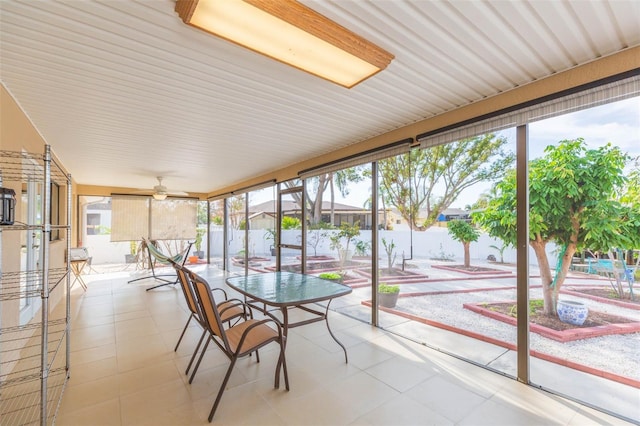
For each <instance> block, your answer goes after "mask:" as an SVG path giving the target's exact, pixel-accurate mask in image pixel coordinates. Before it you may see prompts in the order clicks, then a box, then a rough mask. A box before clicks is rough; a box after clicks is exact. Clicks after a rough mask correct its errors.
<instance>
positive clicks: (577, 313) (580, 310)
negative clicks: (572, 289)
mask: <svg viewBox="0 0 640 426" xmlns="http://www.w3.org/2000/svg"><path fill="white" fill-rule="evenodd" d="M556 308H557V311H558V318H560V321H562V322H566V323H568V324H573V325H582V324H584V321H585V320H586V319H587V315H589V308H587V307H586V306H585V305H584V304H583V303H580V302H574V301H572V300H558V306H557V307H556Z"/></svg>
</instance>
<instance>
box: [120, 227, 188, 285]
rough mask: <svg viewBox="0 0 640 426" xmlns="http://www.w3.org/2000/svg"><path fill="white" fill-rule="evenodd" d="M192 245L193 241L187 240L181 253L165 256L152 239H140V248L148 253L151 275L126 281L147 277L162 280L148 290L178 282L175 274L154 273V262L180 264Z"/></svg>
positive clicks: (167, 264) (183, 261)
mask: <svg viewBox="0 0 640 426" xmlns="http://www.w3.org/2000/svg"><path fill="white" fill-rule="evenodd" d="M192 245H193V242H189V243H188V244H187V248H186V250H184V251H183V252H182V253H179V254H176V255H175V256H167V255H165V254H164V253H162V251H161V250H160V249H159V248H158V247H157V246H156V245H155V244H154V242H153V241H152V240H147V239H146V238H143V239H142V248H143V250H144V249H146V250H147V254H148V255H149V266H150V267H151V275H147V276H145V277H140V278H136V279H133V280H130V281H128V283H132V282H135V281H140V280H146V279H149V278H153V279H155V280H158V281H163V283H162V284H158V285H155V286H153V287H149V288H148V289H147V291H149V290H153V289H154V288H158V287H162V286H165V285H174V284H177V283H178V276H177V275H175V274H157V273H156V269H155V266H156V262H158V263H160V264H162V265H165V266H171V262H174V263H178V264H180V265H184V263H185V261H186V260H187V255H188V254H189V251H190V250H191V246H192ZM164 277H170V278H171V279H167V278H164Z"/></svg>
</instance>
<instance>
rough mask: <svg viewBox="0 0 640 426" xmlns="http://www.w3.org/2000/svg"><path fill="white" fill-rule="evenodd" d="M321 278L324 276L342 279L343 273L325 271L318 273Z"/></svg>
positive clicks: (324, 277)
mask: <svg viewBox="0 0 640 426" xmlns="http://www.w3.org/2000/svg"><path fill="white" fill-rule="evenodd" d="M318 276H319V277H320V278H323V279H325V280H334V281H335V280H341V279H342V275H340V274H339V273H337V272H323V273H321V274H320V275H318Z"/></svg>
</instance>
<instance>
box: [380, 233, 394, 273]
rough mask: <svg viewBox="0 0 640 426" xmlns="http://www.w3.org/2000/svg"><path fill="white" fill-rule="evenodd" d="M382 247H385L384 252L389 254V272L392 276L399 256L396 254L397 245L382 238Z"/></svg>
mask: <svg viewBox="0 0 640 426" xmlns="http://www.w3.org/2000/svg"><path fill="white" fill-rule="evenodd" d="M382 245H383V246H384V250H385V251H386V252H387V265H388V267H387V270H388V271H389V273H390V274H391V272H392V271H393V264H394V262H395V261H396V255H397V253H395V248H396V243H394V242H393V239H392V240H391V241H390V242H387V240H386V239H385V238H384V237H382Z"/></svg>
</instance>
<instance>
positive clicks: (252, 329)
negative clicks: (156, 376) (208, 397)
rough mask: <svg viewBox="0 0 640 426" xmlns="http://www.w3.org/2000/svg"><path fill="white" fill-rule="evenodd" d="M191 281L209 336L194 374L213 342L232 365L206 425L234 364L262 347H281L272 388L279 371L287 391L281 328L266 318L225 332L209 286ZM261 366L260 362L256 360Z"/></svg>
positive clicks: (194, 277)
mask: <svg viewBox="0 0 640 426" xmlns="http://www.w3.org/2000/svg"><path fill="white" fill-rule="evenodd" d="M191 279H192V282H193V284H194V287H195V290H196V297H197V300H198V306H199V309H200V312H201V314H202V319H203V320H204V324H205V325H206V327H207V331H208V332H209V339H207V343H206V344H205V347H204V349H203V351H202V353H201V354H200V358H199V359H198V363H197V364H196V367H195V369H194V371H196V370H197V369H198V365H199V364H200V361H202V357H203V356H204V354H205V352H206V349H207V345H208V344H209V342H211V341H213V342H214V343H215V344H216V345H217V346H218V348H220V350H221V351H222V352H223V353H224V354H225V355H226V356H227V357H228V358H229V360H230V361H231V363H230V364H229V368H228V369H227V374H226V375H225V376H224V379H223V380H222V384H221V385H220V389H219V390H218V395H217V396H216V400H215V402H214V403H213V407H212V408H211V412H210V414H209V422H211V420H212V419H213V416H214V414H215V412H216V409H217V408H218V405H219V404H220V399H221V398H222V394H223V393H224V390H225V388H226V386H227V382H228V381H229V377H231V372H232V371H233V367H234V366H235V364H236V361H237V360H238V358H241V357H244V356H247V355H250V354H251V353H252V352H256V353H257V351H258V349H260V348H261V347H263V346H265V345H268V344H269V343H271V342H276V343H278V344H279V345H280V356H279V357H278V363H277V365H276V373H275V383H274V387H275V388H276V389H278V388H279V387H280V367H282V369H283V371H284V381H285V387H286V389H287V390H289V377H288V376H287V363H286V361H285V356H284V347H285V336H284V335H283V334H282V327H281V326H280V324H279V323H278V322H277V321H276V320H275V319H273V318H266V319H263V320H257V319H249V320H246V321H243V322H240V323H238V324H236V325H234V326H232V327H230V328H228V329H226V330H225V329H224V327H223V326H222V324H223V321H222V318H221V315H220V312H219V310H218V307H217V305H216V303H215V301H214V299H213V294H212V292H211V288H210V287H209V283H207V281H206V280H205V279H204V278H202V277H200V276H199V275H197V274H194V273H191ZM257 362H260V359H259V358H258V359H257Z"/></svg>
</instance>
